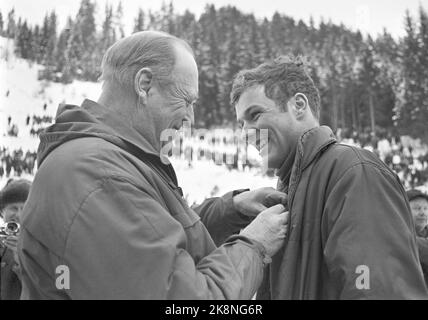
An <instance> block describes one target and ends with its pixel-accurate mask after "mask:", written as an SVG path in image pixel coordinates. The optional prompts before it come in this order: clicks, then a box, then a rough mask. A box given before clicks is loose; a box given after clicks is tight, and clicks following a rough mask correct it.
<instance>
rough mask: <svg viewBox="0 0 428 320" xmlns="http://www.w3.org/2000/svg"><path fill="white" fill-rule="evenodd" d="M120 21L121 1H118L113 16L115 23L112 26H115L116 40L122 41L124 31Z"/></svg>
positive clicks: (121, 13)
mask: <svg viewBox="0 0 428 320" xmlns="http://www.w3.org/2000/svg"><path fill="white" fill-rule="evenodd" d="M122 19H123V6H122V1H119V4H118V5H117V9H116V13H115V16H114V21H115V22H114V25H115V30H116V35H117V37H118V39H122V38H123V37H125V30H124V27H123V22H122Z"/></svg>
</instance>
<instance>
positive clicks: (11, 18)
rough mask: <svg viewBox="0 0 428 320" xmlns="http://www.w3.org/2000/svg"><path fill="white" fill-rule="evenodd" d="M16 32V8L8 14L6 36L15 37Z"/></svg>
mask: <svg viewBox="0 0 428 320" xmlns="http://www.w3.org/2000/svg"><path fill="white" fill-rule="evenodd" d="M15 32H16V23H15V9H14V8H12V10H10V11H9V13H8V15H7V29H6V37H8V38H12V39H14V38H15Z"/></svg>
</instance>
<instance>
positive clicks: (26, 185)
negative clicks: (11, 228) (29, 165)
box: [0, 179, 31, 210]
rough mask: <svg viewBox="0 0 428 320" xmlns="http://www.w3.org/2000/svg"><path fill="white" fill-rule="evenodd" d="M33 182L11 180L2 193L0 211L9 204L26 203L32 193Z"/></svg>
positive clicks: (0, 195)
mask: <svg viewBox="0 0 428 320" xmlns="http://www.w3.org/2000/svg"><path fill="white" fill-rule="evenodd" d="M30 187H31V182H30V181H28V180H26V179H19V180H9V182H8V183H7V184H6V186H5V187H4V188H3V190H2V191H0V210H3V209H4V208H5V207H6V206H7V205H8V204H11V203H15V202H25V201H26V200H27V197H28V194H29V193H30Z"/></svg>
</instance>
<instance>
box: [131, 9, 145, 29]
mask: <svg viewBox="0 0 428 320" xmlns="http://www.w3.org/2000/svg"><path fill="white" fill-rule="evenodd" d="M144 19H145V17H144V11H143V9H141V8H140V9H139V10H138V16H137V18H136V19H135V23H134V30H133V33H135V32H138V31H143V30H144V26H145V25H144V23H145V21H144Z"/></svg>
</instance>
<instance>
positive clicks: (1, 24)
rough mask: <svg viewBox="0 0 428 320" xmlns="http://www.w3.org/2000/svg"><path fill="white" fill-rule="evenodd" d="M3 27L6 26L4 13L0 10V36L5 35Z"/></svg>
mask: <svg viewBox="0 0 428 320" xmlns="http://www.w3.org/2000/svg"><path fill="white" fill-rule="evenodd" d="M3 28H4V21H3V14H2V13H1V11H0V36H3Z"/></svg>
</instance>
